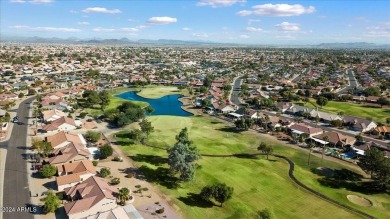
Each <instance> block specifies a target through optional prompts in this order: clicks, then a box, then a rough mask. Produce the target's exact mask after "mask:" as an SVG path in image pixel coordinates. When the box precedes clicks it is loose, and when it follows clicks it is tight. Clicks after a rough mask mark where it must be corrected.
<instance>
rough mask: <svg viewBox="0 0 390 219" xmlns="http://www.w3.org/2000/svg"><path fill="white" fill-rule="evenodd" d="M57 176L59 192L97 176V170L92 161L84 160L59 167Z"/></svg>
mask: <svg viewBox="0 0 390 219" xmlns="http://www.w3.org/2000/svg"><path fill="white" fill-rule="evenodd" d="M57 174H58V177H57V178H56V183H57V188H58V189H57V190H58V191H63V190H64V189H65V188H68V187H72V186H74V185H76V184H77V183H79V182H82V181H84V180H86V179H88V178H89V177H91V176H94V175H96V169H95V167H94V166H93V164H92V162H91V161H89V160H83V161H78V162H73V163H65V164H60V165H57Z"/></svg>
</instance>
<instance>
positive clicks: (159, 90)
mask: <svg viewBox="0 0 390 219" xmlns="http://www.w3.org/2000/svg"><path fill="white" fill-rule="evenodd" d="M137 94H138V95H139V96H141V97H145V98H150V99H158V98H160V97H163V96H166V95H170V94H182V91H181V90H179V89H178V88H177V87H174V86H156V85H149V86H147V87H146V88H141V91H140V92H138V93H137Z"/></svg>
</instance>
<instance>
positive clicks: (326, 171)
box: [315, 167, 334, 177]
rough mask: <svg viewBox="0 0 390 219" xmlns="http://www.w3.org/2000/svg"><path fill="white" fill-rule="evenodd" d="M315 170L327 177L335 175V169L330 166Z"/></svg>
mask: <svg viewBox="0 0 390 219" xmlns="http://www.w3.org/2000/svg"><path fill="white" fill-rule="evenodd" d="M315 171H316V173H317V174H318V175H320V176H325V177H333V176H334V171H333V170H332V169H330V168H326V167H318V168H317V169H316V170H315Z"/></svg>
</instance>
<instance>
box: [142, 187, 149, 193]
mask: <svg viewBox="0 0 390 219" xmlns="http://www.w3.org/2000/svg"><path fill="white" fill-rule="evenodd" d="M141 190H142V191H144V192H146V191H149V189H148V188H146V187H144V188H142V189H141Z"/></svg>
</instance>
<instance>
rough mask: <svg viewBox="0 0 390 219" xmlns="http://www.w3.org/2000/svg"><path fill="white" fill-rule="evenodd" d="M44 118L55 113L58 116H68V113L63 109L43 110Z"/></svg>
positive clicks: (48, 117) (46, 118)
mask: <svg viewBox="0 0 390 219" xmlns="http://www.w3.org/2000/svg"><path fill="white" fill-rule="evenodd" d="M42 114H43V119H44V120H48V119H50V118H51V117H53V116H54V115H57V116H58V117H62V116H67V114H66V113H64V112H62V111H61V110H57V109H53V110H46V111H43V112H42Z"/></svg>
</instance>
